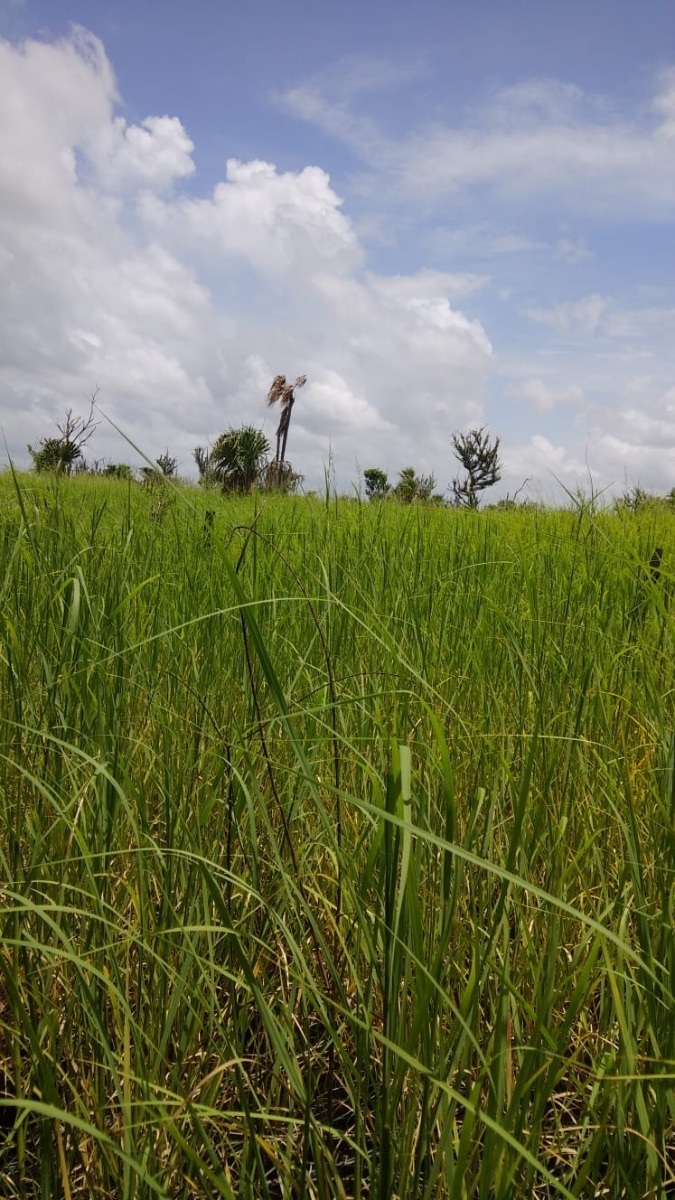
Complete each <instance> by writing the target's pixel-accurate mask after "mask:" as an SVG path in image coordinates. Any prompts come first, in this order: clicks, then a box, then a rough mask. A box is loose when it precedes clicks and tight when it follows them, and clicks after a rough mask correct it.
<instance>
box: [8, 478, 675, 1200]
mask: <svg viewBox="0 0 675 1200" xmlns="http://www.w3.org/2000/svg"><path fill="white" fill-rule="evenodd" d="M207 509H211V510H215V518H214V521H213V525H212V527H211V526H210V525H209V524H208V523H207V524H206V526H205V513H206V510H207ZM0 516H1V524H0V596H1V605H0V622H1V623H0V633H1V641H0V697H1V700H2V704H1V708H0V712H1V715H2V719H1V721H0V805H1V806H2V807H1V811H0V883H1V893H0V898H1V905H2V907H1V912H0V918H1V920H2V953H1V957H0V972H1V973H0V1091H1V1093H2V1096H4V1099H2V1100H1V1101H0V1103H1V1104H2V1106H3V1107H2V1108H0V1125H1V1129H2V1139H3V1140H2V1142H1V1143H0V1195H2V1196H3V1197H4V1196H7V1197H8V1198H14V1197H21V1198H25V1200H27V1198H28V1197H31V1198H32V1197H37V1196H40V1197H51V1196H63V1197H65V1198H71V1197H72V1200H75V1198H79V1197H104V1196H110V1197H124V1198H125V1200H127V1198H132V1197H133V1198H134V1200H136V1198H141V1197H150V1196H153V1195H154V1196H165V1197H171V1198H174V1197H196V1196H208V1197H212V1196H223V1197H237V1198H239V1197H241V1198H242V1200H244V1198H248V1197H251V1198H253V1197H256V1198H257V1197H269V1198H276V1197H289V1198H290V1197H291V1196H293V1197H307V1198H310V1197H321V1198H325V1200H329V1198H330V1200H332V1198H333V1197H340V1196H344V1197H366V1196H368V1197H377V1198H378V1200H390V1198H391V1197H400V1198H401V1200H413V1198H415V1200H417V1198H424V1200H426V1198H429V1200H431V1198H432V1197H434V1198H436V1197H443V1198H446V1197H447V1198H452V1200H455V1198H456V1200H464V1198H467V1200H468V1198H473V1197H475V1198H476V1200H487V1198H490V1200H492V1198H495V1200H496V1198H500V1200H506V1198H507V1197H530V1196H532V1197H549V1196H551V1197H552V1196H557V1195H563V1196H574V1197H595V1196H605V1195H607V1196H612V1197H622V1196H625V1197H627V1198H630V1197H658V1198H660V1200H665V1197H667V1196H670V1195H673V1194H674V1191H673V1189H675V1158H674V1156H675V1100H674V1099H673V1095H674V1094H675V1093H674V1088H673V1084H674V1081H675V999H674V992H675V952H674V949H673V908H674V902H675V888H674V875H673V872H674V867H675V723H674V719H673V718H674V705H673V683H674V676H675V672H674V668H673V661H674V656H673V636H672V635H673V617H672V613H671V607H670V597H671V594H672V591H673V578H674V577H673V563H674V562H675V536H674V526H673V519H672V517H671V516H670V514H669V513H668V512H663V511H659V510H654V511H649V510H647V511H645V512H643V513H642V514H638V515H632V514H624V515H610V514H603V513H595V512H593V511H592V509H591V508H588V509H586V510H584V509H579V510H577V511H575V512H569V511H567V512H562V511H561V512H539V511H527V510H525V511H516V512H508V511H507V512H484V513H478V514H475V513H469V512H461V511H444V510H435V509H424V508H407V509H406V508H403V507H399V506H396V505H393V504H388V503H383V504H380V505H377V504H371V505H365V504H364V505H361V504H358V503H357V502H355V501H354V502H351V503H350V502H346V501H345V502H340V501H336V500H335V499H334V498H333V497H331V496H330V495H329V496H327V497H326V498H325V500H311V499H307V498H304V497H297V498H283V499H277V500H269V499H268V500H266V501H265V502H262V501H261V500H260V499H258V500H255V499H250V500H246V499H245V500H234V501H233V500H225V499H221V498H220V497H218V496H215V497H214V494H213V493H209V494H203V493H201V492H199V491H197V490H192V489H185V490H181V489H176V490H171V489H168V490H166V491H162V494H161V497H158V495H157V494H156V492H153V491H149V490H146V489H143V488H140V487H138V486H136V485H130V484H126V483H121V482H117V481H111V482H104V481H100V480H94V481H92V480H86V479H73V480H70V481H67V480H62V481H58V480H52V481H48V482H44V481H42V480H37V479H34V478H29V477H21V478H19V479H14V478H13V477H12V476H11V474H7V475H5V476H2V477H0ZM656 546H660V547H662V549H663V557H662V561H661V564H660V573H659V576H658V578H654V577H653V574H652V572H650V570H649V562H650V559H651V556H652V554H653V551H654V549H655V547H656Z"/></svg>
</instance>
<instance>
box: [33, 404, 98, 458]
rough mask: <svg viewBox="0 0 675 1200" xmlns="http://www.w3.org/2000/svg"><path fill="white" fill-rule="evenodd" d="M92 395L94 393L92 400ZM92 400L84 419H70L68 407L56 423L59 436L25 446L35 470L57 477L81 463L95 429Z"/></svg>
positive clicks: (71, 413) (70, 411) (71, 416)
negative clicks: (62, 417)
mask: <svg viewBox="0 0 675 1200" xmlns="http://www.w3.org/2000/svg"><path fill="white" fill-rule="evenodd" d="M95 395H96V393H94V397H95ZM94 397H92V402H91V410H90V412H89V416H88V417H87V418H86V419H85V418H84V417H75V416H73V410H72V408H68V409H66V415H65V418H64V420H63V421H62V423H61V424H59V423H58V421H57V423H56V428H57V429H58V431H59V434H60V437H48V438H42V439H41V440H40V443H39V445H38V446H36V447H33V446H29V447H28V451H29V454H30V455H31V458H32V459H33V466H34V467H35V470H36V471H38V472H43V471H54V472H56V473H58V474H60V475H70V474H71V472H72V470H73V468H77V467H79V466H80V465H81V464H83V462H84V460H83V456H82V450H83V447H84V446H86V444H87V442H88V441H89V439H90V437H91V436H92V434H93V433H94V430H95V429H96V422H95V421H94Z"/></svg>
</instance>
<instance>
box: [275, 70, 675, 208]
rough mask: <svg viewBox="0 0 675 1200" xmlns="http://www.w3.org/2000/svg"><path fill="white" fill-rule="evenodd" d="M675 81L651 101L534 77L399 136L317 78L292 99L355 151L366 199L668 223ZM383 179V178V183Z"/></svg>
mask: <svg viewBox="0 0 675 1200" xmlns="http://www.w3.org/2000/svg"><path fill="white" fill-rule="evenodd" d="M674 78H675V73H674V72H672V71H671V72H666V73H665V74H663V75H662V76H661V78H660V80H659V81H658V87H657V90H656V93H655V95H654V96H653V97H652V104H651V111H652V112H653V114H654V118H651V119H646V117H645V114H644V111H643V106H639V105H636V106H635V108H634V110H633V111H626V112H625V113H624V114H622V115H617V113H616V109H615V106H614V105H611V104H608V103H606V102H605V101H604V99H603V98H602V97H598V96H594V95H591V94H587V93H584V92H582V91H581V89H579V88H578V87H576V86H574V85H569V84H565V83H561V82H560V81H558V80H549V79H544V80H526V81H524V82H523V83H521V84H518V85H516V86H513V87H509V88H505V89H503V90H501V91H499V92H496V93H495V94H494V95H492V96H491V97H490V98H489V99H488V100H487V102H485V103H484V104H483V105H482V106H476V107H474V108H473V109H472V110H471V111H469V112H465V113H464V114H463V119H461V120H460V121H458V122H457V123H455V124H449V123H444V122H436V123H435V124H434V125H433V126H429V127H427V128H426V129H422V130H419V129H418V130H415V132H414V133H412V134H409V135H407V136H405V137H403V138H401V137H396V138H395V139H394V138H391V137H388V136H387V135H386V133H384V132H383V130H381V129H380V128H378V127H377V126H375V125H374V123H373V122H372V121H371V120H369V119H368V118H367V117H365V116H363V115H361V114H359V113H355V112H354V111H353V109H352V108H351V106H350V104H349V97H348V96H346V95H343V96H335V95H332V94H331V93H330V92H326V91H325V90H324V89H323V87H322V84H321V82H320V81H312V82H310V83H308V84H305V85H303V86H301V87H298V88H295V89H293V91H291V92H288V93H287V95H286V97H285V103H286V106H287V108H289V109H290V110H291V111H293V112H294V113H295V114H296V115H297V116H299V117H301V118H303V119H304V120H308V121H312V122H313V123H315V124H317V125H318V126H320V127H321V128H322V129H323V130H324V131H326V132H328V133H330V134H332V135H333V136H335V137H338V138H340V139H341V140H343V141H344V142H346V143H347V144H349V145H350V146H351V147H352V149H353V150H355V151H356V153H358V154H359V155H360V156H361V157H362V158H363V160H364V161H365V163H366V168H365V171H364V175H363V177H362V180H361V186H362V188H363V190H365V191H368V192H369V194H375V193H379V194H380V195H381V194H382V189H383V188H385V189H387V191H388V194H389V195H390V196H391V197H396V198H397V199H398V200H399V201H400V200H403V199H405V200H407V201H410V200H411V199H413V198H414V199H416V200H417V201H418V202H420V203H424V204H425V205H427V206H429V205H430V204H431V203H433V202H434V201H436V202H439V201H442V200H446V199H447V198H449V197H450V198H454V197H459V196H460V194H462V193H465V192H470V191H475V190H477V189H482V190H485V189H491V190H492V191H493V192H494V193H495V194H496V195H497V196H498V197H499V198H500V199H501V201H502V203H503V202H506V203H511V202H517V203H518V204H520V205H523V204H526V205H528V206H533V205H535V204H538V203H540V202H541V201H542V199H546V201H547V202H548V203H549V204H554V205H555V206H556V207H558V208H566V209H569V210H573V211H580V212H583V213H587V214H593V215H595V216H602V217H604V218H621V219H622V218H624V217H626V216H629V217H631V216H633V217H635V216H638V217H640V218H641V219H643V220H669V219H670V218H671V216H672V211H673V204H674V203H675V158H674V157H673V155H672V154H670V153H668V152H667V151H666V152H664V150H666V148H665V147H664V143H665V142H669V141H670V140H671V139H672V137H673V131H674V130H675V83H673V79H674ZM385 181H386V182H385Z"/></svg>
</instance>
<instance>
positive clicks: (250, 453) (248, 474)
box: [198, 425, 270, 492]
mask: <svg viewBox="0 0 675 1200" xmlns="http://www.w3.org/2000/svg"><path fill="white" fill-rule="evenodd" d="M269 448H270V447H269V442H268V440H267V438H266V437H265V434H264V433H263V432H262V430H260V429H256V428H255V427H254V426H253V425H242V426H241V428H240V429H233V428H230V429H228V430H226V431H225V433H221V435H220V437H218V438H217V439H216V441H215V443H214V445H213V448H212V449H211V452H210V454H209V455H208V459H207V460H206V470H205V474H204V475H203V478H206V479H207V480H208V479H209V478H210V479H211V480H215V481H216V482H217V483H218V484H219V485H220V486H221V488H222V489H223V491H226V492H250V491H251V489H252V488H253V487H255V485H256V484H257V483H259V482H260V479H261V476H262V473H263V471H264V469H265V461H266V458H267V455H268V453H269ZM198 466H199V463H198Z"/></svg>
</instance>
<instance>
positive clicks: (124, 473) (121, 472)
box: [101, 463, 134, 480]
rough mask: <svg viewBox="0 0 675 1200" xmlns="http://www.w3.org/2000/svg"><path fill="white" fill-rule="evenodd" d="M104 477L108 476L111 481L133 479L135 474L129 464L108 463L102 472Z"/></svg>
mask: <svg viewBox="0 0 675 1200" xmlns="http://www.w3.org/2000/svg"><path fill="white" fill-rule="evenodd" d="M101 474H102V475H107V476H108V478H110V479H124V480H130V479H133V477H134V473H133V471H132V469H131V467H130V466H129V465H128V463H106V465H105V466H104V467H103V469H102V471H101Z"/></svg>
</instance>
